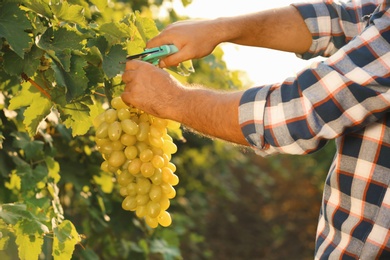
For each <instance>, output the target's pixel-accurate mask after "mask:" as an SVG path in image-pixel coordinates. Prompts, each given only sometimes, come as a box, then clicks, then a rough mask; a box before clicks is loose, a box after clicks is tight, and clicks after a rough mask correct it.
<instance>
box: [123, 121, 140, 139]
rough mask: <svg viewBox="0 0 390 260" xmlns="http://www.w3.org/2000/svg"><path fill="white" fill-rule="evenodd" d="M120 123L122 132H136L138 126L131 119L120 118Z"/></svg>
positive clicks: (133, 133)
mask: <svg viewBox="0 0 390 260" xmlns="http://www.w3.org/2000/svg"><path fill="white" fill-rule="evenodd" d="M120 124H121V126H122V129H123V132H125V133H126V134H129V135H135V134H137V133H138V130H139V126H138V124H137V123H136V122H134V121H133V120H131V119H125V120H122V121H121V123H120Z"/></svg>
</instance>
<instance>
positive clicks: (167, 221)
mask: <svg viewBox="0 0 390 260" xmlns="http://www.w3.org/2000/svg"><path fill="white" fill-rule="evenodd" d="M157 221H158V223H159V224H160V225H161V226H163V227H168V226H170V225H171V224H172V218H171V215H170V214H169V213H168V212H167V211H165V210H164V211H161V213H160V215H158V217H157Z"/></svg>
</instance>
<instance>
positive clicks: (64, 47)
mask: <svg viewBox="0 0 390 260" xmlns="http://www.w3.org/2000/svg"><path fill="white" fill-rule="evenodd" d="M83 39H84V37H83V36H82V35H79V34H78V33H77V32H75V31H70V30H67V29H66V28H62V27H61V28H59V29H58V30H53V27H49V28H48V29H47V30H46V31H45V33H44V34H43V35H42V36H40V37H38V40H37V43H36V44H37V46H38V47H39V48H41V49H42V50H44V51H46V52H47V53H48V54H49V55H50V56H51V57H52V58H53V59H54V60H55V61H57V62H58V63H59V64H60V65H61V66H62V68H63V69H64V70H65V71H67V72H69V67H70V59H71V51H72V50H73V51H75V50H78V51H81V50H82V48H83V45H82V44H81V42H82V40H83Z"/></svg>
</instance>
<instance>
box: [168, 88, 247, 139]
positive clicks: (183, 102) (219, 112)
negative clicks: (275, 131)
mask: <svg viewBox="0 0 390 260" xmlns="http://www.w3.org/2000/svg"><path fill="white" fill-rule="evenodd" d="M241 95H242V92H219V91H215V90H209V89H203V88H192V87H187V88H183V89H182V93H181V94H180V96H181V97H180V98H179V99H175V104H172V108H174V111H175V112H171V113H170V114H171V115H172V117H173V118H172V119H174V120H177V121H179V122H182V123H183V124H184V125H185V126H187V127H189V128H191V129H194V130H195V131H197V132H200V133H202V134H204V135H206V136H209V137H216V138H220V139H223V140H226V141H229V142H233V143H236V144H241V145H248V143H247V141H246V140H245V138H244V136H243V134H242V132H241V128H240V126H239V122H238V106H239V102H240V98H241Z"/></svg>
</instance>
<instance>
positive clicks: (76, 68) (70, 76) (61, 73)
mask: <svg viewBox="0 0 390 260" xmlns="http://www.w3.org/2000/svg"><path fill="white" fill-rule="evenodd" d="M86 65H87V62H86V61H85V60H84V59H83V58H82V57H80V56H76V55H72V57H71V59H70V70H69V72H67V71H65V70H64V68H63V67H62V66H61V65H60V64H58V63H57V62H55V61H54V63H53V64H52V68H53V70H54V72H55V78H56V80H57V83H58V85H60V86H61V87H65V88H66V90H67V91H66V99H67V101H68V102H70V101H72V100H75V99H77V98H80V97H81V96H82V95H84V94H85V90H86V89H87V87H88V78H87V77H86V73H85V70H84V66H86Z"/></svg>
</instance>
